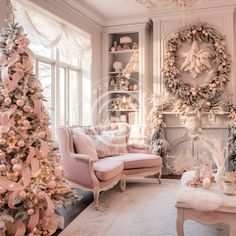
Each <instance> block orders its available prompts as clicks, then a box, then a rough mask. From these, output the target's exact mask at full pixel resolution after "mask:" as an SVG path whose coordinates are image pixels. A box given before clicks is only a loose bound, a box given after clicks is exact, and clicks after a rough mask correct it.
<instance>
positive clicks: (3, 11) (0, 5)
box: [0, 0, 7, 28]
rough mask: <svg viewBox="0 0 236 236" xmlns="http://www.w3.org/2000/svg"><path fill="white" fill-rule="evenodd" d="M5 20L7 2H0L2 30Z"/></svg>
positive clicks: (0, 24)
mask: <svg viewBox="0 0 236 236" xmlns="http://www.w3.org/2000/svg"><path fill="white" fill-rule="evenodd" d="M6 18H7V0H1V1H0V28H2V27H3V26H4V25H5V24H6V22H5V21H4V20H5V19H6Z"/></svg>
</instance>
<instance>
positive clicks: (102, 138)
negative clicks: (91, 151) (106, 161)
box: [90, 135, 119, 158]
mask: <svg viewBox="0 0 236 236" xmlns="http://www.w3.org/2000/svg"><path fill="white" fill-rule="evenodd" d="M90 138H91V139H92V140H93V143H94V145H95V148H96V150H97V155H98V158H103V157H110V156H117V155H119V152H118V150H117V148H116V146H115V145H114V143H113V138H112V137H109V136H106V135H91V136H90Z"/></svg>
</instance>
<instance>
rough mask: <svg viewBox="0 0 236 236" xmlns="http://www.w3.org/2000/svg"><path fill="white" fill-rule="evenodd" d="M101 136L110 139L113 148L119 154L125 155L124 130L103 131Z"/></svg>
mask: <svg viewBox="0 0 236 236" xmlns="http://www.w3.org/2000/svg"><path fill="white" fill-rule="evenodd" d="M102 135H104V136H109V137H112V139H113V146H114V147H115V148H116V149H117V151H118V152H119V153H127V152H128V151H127V143H126V132H125V130H111V131H103V132H102Z"/></svg>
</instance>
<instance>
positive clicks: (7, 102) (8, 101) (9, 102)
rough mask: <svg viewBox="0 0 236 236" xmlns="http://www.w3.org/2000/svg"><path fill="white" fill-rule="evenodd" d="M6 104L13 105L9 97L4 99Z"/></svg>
mask: <svg viewBox="0 0 236 236" xmlns="http://www.w3.org/2000/svg"><path fill="white" fill-rule="evenodd" d="M4 103H5V104H6V105H10V104H11V99H10V98H9V97H6V98H5V99H4Z"/></svg>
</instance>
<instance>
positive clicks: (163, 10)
mask: <svg viewBox="0 0 236 236" xmlns="http://www.w3.org/2000/svg"><path fill="white" fill-rule="evenodd" d="M156 1H157V2H158V1H160V3H161V2H162V0H156ZM230 6H231V7H236V1H235V0H196V2H194V3H193V4H192V7H191V8H192V9H191V11H199V10H204V9H205V10H207V9H209V8H211V9H212V8H215V9H216V8H221V7H230ZM148 10H149V14H150V15H151V16H152V17H153V16H160V15H166V14H176V13H185V12H186V9H185V8H184V7H180V6H177V5H176V4H175V3H174V2H173V1H168V2H167V3H166V4H164V3H161V7H160V5H158V4H153V6H151V7H148ZM187 11H188V10H187Z"/></svg>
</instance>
